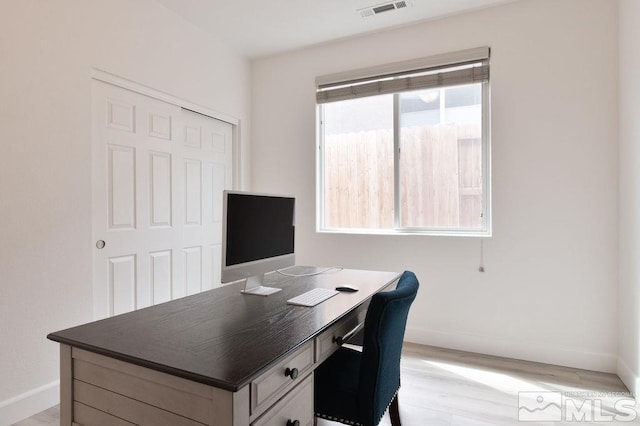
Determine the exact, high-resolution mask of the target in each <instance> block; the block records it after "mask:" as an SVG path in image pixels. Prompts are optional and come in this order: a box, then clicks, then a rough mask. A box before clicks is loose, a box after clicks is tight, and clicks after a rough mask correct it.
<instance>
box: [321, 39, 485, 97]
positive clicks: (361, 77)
mask: <svg viewBox="0 0 640 426" xmlns="http://www.w3.org/2000/svg"><path fill="white" fill-rule="evenodd" d="M456 59H457V60H456ZM465 59H466V60H465ZM454 61H455V62H454ZM445 62H448V63H445ZM412 67H413V68H412ZM411 68H412V69H411ZM394 69H395V70H394ZM374 71H375V70H374V69H368V70H359V71H353V72H350V73H345V74H342V75H338V76H326V77H321V78H318V79H317V80H316V84H317V92H316V101H317V102H318V103H319V104H323V103H327V102H335V101H342V100H347V99H355V98H361V97H367V96H376V95H383V94H389V93H398V92H406V91H413V90H421V89H430V88H435V87H443V86H455V85H460V84H469V83H478V82H485V81H489V48H478V49H472V50H469V51H464V52H457V53H456V54H448V55H446V57H433V58H424V59H420V60H415V61H411V62H402V63H397V64H391V65H386V66H385V67H384V68H380V69H379V72H381V73H380V74H378V75H371V74H373V72H374ZM340 78H343V80H342V81H340Z"/></svg>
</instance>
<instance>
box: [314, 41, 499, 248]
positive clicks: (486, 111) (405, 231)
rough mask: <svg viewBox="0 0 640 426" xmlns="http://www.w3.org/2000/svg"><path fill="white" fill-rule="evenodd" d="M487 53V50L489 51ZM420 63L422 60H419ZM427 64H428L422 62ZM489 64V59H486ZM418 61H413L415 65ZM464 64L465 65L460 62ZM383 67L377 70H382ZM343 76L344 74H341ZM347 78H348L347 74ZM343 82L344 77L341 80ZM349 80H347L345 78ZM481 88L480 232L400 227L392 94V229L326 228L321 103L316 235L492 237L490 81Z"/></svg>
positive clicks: (395, 96) (397, 127)
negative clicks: (317, 233)
mask: <svg viewBox="0 0 640 426" xmlns="http://www.w3.org/2000/svg"><path fill="white" fill-rule="evenodd" d="M487 52H488V48H487ZM464 53H466V52H457V53H454V54H450V55H443V56H447V57H456V56H458V55H459V54H464ZM418 61H420V60H418ZM422 61H425V60H422ZM427 61H432V62H436V61H437V57H436V58H427ZM486 61H487V63H489V58H488V57H487V59H486ZM415 62H416V61H412V63H415ZM457 62H462V61H457ZM457 62H450V63H449V64H448V65H452V66H455V65H456V63H457ZM393 66H394V65H393V64H391V65H388V66H383V67H386V68H392V67H393ZM380 68H381V67H377V69H380ZM366 72H369V74H370V75H375V74H371V73H372V71H370V70H369V71H367V70H363V71H356V73H366ZM339 75H342V76H344V75H345V73H342V74H339ZM347 75H348V74H347ZM331 78H335V77H332V76H327V77H322V78H319V79H318V80H317V81H320V80H323V79H324V80H327V79H331ZM342 78H344V77H342ZM345 80H346V78H345ZM480 84H481V85H482V91H481V93H482V102H481V114H482V120H481V126H482V130H481V138H482V141H481V148H482V212H481V215H482V220H481V227H480V228H479V229H477V228H442V227H437V228H436V227H407V226H402V225H401V223H400V218H401V217H402V216H401V213H402V212H401V203H400V156H401V155H402V152H401V149H400V107H399V99H400V93H403V92H394V93H393V156H394V159H393V167H394V170H393V175H394V185H393V187H394V194H393V197H394V200H393V205H394V212H393V214H394V219H393V228H386V229H380V228H330V227H327V226H325V225H324V223H325V217H324V215H325V200H324V195H325V187H324V182H325V176H324V165H325V156H324V151H325V150H324V143H325V141H324V126H325V117H324V111H323V106H324V103H318V104H317V105H316V119H317V121H316V130H317V135H316V141H317V144H316V147H317V155H316V232H319V233H339V234H366V235H429V236H463V237H490V236H491V235H492V229H491V223H492V220H491V204H492V203H491V129H490V127H491V117H490V116H491V103H490V94H491V90H490V84H491V79H490V78H489V79H487V81H483V82H481V83H480ZM456 86H459V85H455V84H454V85H443V86H438V87H439V88H441V89H443V88H448V87H456Z"/></svg>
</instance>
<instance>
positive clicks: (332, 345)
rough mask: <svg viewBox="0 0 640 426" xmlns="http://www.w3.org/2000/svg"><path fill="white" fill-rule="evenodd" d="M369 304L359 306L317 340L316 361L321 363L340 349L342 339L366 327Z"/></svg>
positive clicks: (321, 334)
mask: <svg viewBox="0 0 640 426" xmlns="http://www.w3.org/2000/svg"><path fill="white" fill-rule="evenodd" d="M368 307H369V302H366V303H363V304H362V305H360V306H358V307H357V308H356V309H355V310H354V311H353V312H351V313H350V314H348V315H347V316H345V317H344V318H342V319H341V320H339V321H338V322H336V323H335V324H333V325H332V326H331V327H329V328H328V329H326V330H325V331H323V332H322V333H320V335H318V337H316V338H315V360H316V363H321V362H322V361H324V360H325V359H327V358H328V357H329V355H331V354H332V353H334V352H335V351H337V350H338V348H339V347H340V339H342V338H344V337H345V336H346V335H347V334H348V333H349V332H351V331H353V330H355V329H356V328H357V327H362V325H364V319H365V317H366V315H367V308H368Z"/></svg>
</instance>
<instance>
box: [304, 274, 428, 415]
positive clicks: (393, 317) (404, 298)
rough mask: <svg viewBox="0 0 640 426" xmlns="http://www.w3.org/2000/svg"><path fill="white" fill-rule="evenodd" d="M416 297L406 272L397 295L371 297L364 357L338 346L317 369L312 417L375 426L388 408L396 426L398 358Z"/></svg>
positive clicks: (415, 283)
mask: <svg viewBox="0 0 640 426" xmlns="http://www.w3.org/2000/svg"><path fill="white" fill-rule="evenodd" d="M417 292H418V279H417V278H416V276H415V274H414V273H413V272H409V271H405V272H404V273H403V274H402V276H401V277H400V280H399V281H398V285H397V287H396V289H395V290H393V291H389V292H384V293H377V294H375V295H374V296H373V297H372V298H371V303H370V304H369V309H368V310H367V316H366V318H365V321H364V339H363V347H362V352H359V351H356V350H353V349H349V348H346V347H341V348H340V349H338V350H337V351H336V352H335V353H334V354H333V355H331V356H330V357H329V358H328V359H327V360H326V361H325V362H324V363H323V364H322V365H321V366H320V367H319V368H317V369H316V370H315V374H314V383H315V397H314V398H315V401H314V411H315V415H316V417H321V418H324V419H329V420H333V421H338V422H341V423H345V424H350V425H362V426H375V425H377V424H378V423H379V422H380V420H381V419H382V416H383V415H384V413H385V411H386V410H387V407H389V415H390V416H391V424H392V425H394V426H396V425H398V426H399V425H400V416H399V413H398V389H399V388H400V354H401V351H402V340H403V338H404V330H405V326H406V324H407V315H408V314H409V308H410V307H411V303H412V302H413V300H414V299H415V298H416V293H417Z"/></svg>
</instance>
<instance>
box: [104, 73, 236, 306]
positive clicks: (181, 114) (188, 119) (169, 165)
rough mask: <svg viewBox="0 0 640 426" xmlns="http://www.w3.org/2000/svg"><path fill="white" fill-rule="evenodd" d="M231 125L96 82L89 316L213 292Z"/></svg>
mask: <svg viewBox="0 0 640 426" xmlns="http://www.w3.org/2000/svg"><path fill="white" fill-rule="evenodd" d="M232 152H233V146H232V125H231V124H228V123H225V122H222V121H219V120H215V119H213V118H211V117H207V116H204V115H201V114H197V113H194V112H191V111H188V110H184V109H182V108H180V107H178V106H176V105H172V104H169V103H166V102H162V101H159V100H156V99H153V98H150V97H147V96H144V95H141V94H138V93H135V92H132V91H129V90H126V89H122V88H119V87H117V86H113V85H110V84H107V83H102V82H99V81H94V82H93V234H94V240H95V241H99V240H103V241H105V246H104V248H102V249H99V248H98V245H97V246H96V248H94V256H93V271H94V272H93V275H94V284H93V285H94V314H95V317H96V318H104V317H106V316H110V315H116V314H120V313H123V312H128V311H130V310H133V309H138V308H142V307H145V306H149V305H152V304H156V303H162V302H166V301H169V300H172V299H175V298H178V297H183V296H186V295H188V294H194V293H197V292H200V291H203V290H207V289H211V288H214V287H217V286H219V285H220V264H221V258H220V256H221V243H222V241H221V238H222V191H223V190H224V189H231V188H232V181H231V180H232V164H233V159H232Z"/></svg>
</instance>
